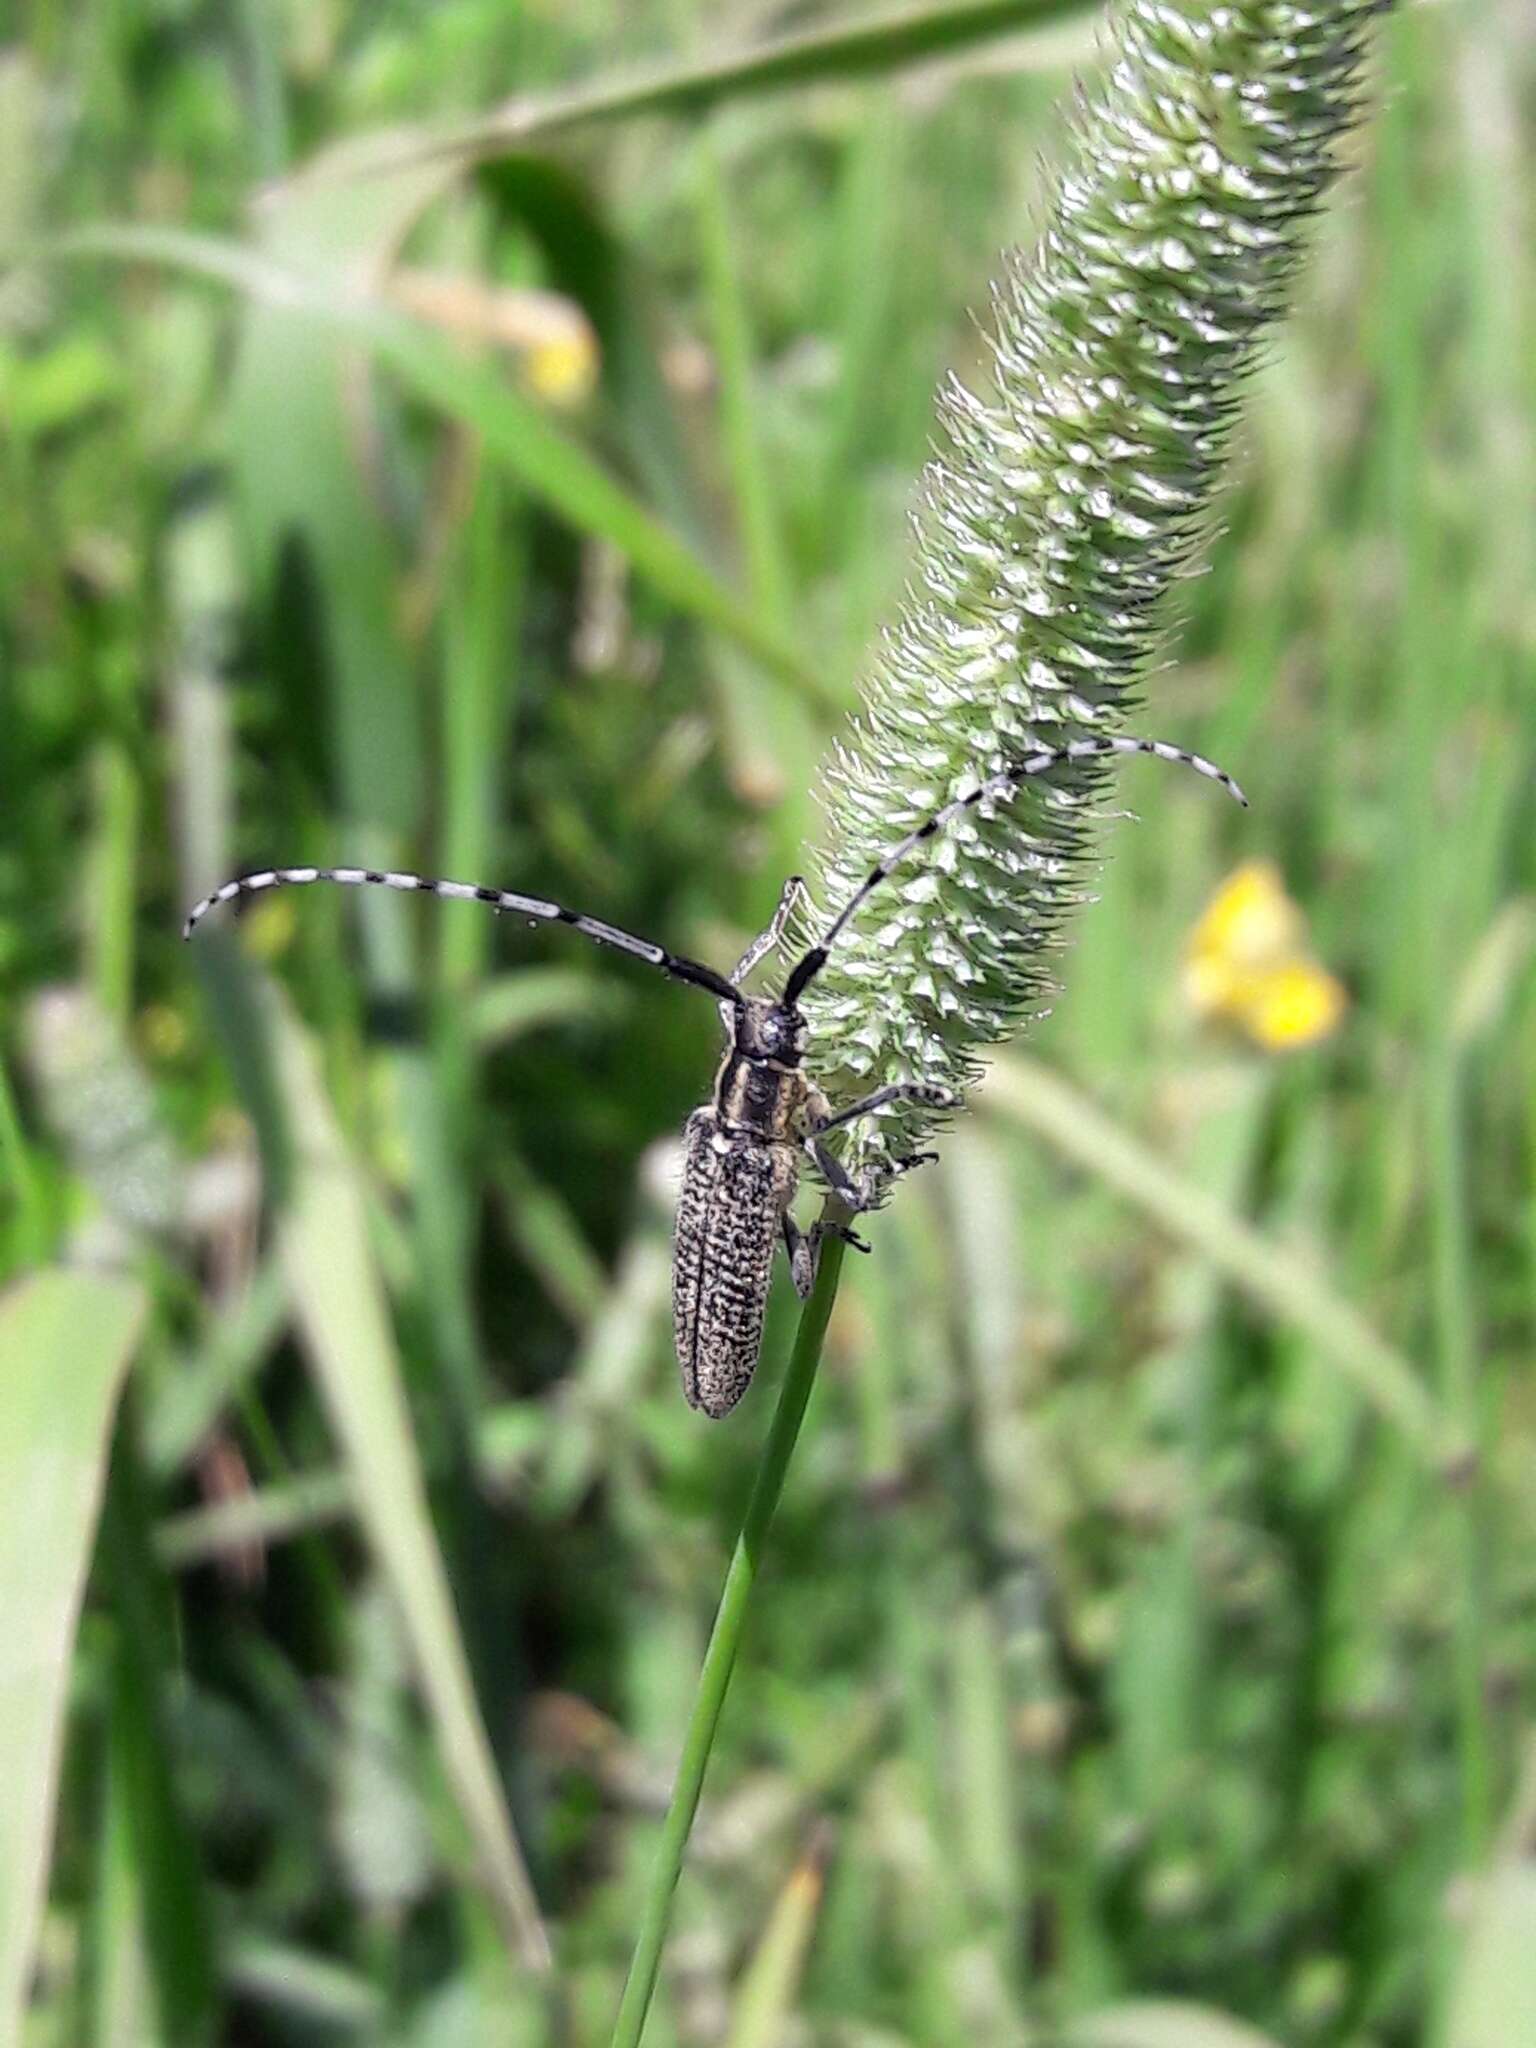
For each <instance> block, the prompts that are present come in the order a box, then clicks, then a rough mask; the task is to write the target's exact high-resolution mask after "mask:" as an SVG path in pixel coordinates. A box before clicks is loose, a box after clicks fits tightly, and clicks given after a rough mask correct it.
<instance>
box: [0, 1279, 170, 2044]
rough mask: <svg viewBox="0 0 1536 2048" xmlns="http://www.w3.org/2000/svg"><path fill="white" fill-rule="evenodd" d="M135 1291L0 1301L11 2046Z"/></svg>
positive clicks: (83, 1290) (5, 2030) (3, 1832)
mask: <svg viewBox="0 0 1536 2048" xmlns="http://www.w3.org/2000/svg"><path fill="white" fill-rule="evenodd" d="M145 1306H146V1303H145V1297H144V1293H143V1290H142V1289H141V1288H140V1287H139V1286H138V1285H137V1284H136V1283H134V1282H132V1281H129V1280H125V1279H115V1278H110V1277H108V1276H107V1275H105V1274H98V1273H86V1272H65V1271H60V1270H51V1271H47V1272H43V1273H39V1274H37V1275H35V1276H34V1277H33V1278H32V1279H30V1280H28V1281H26V1282H24V1283H23V1284H22V1285H21V1286H19V1287H17V1288H15V1289H14V1290H13V1291H12V1292H11V1293H10V1294H8V1295H7V1296H6V1297H5V1299H4V1301H3V1302H0V1444H3V1445H4V1446H5V1471H6V1483H5V1489H4V1495H3V1499H0V1617H3V1625H4V1642H5V1648H4V1654H3V1659H0V1757H3V1758H5V1759H6V1776H7V1780H8V1788H7V1791H6V1795H5V1797H4V1799H3V1800H0V2040H4V2041H17V2040H20V2038H21V2026H22V2006H23V2003H24V2000H25V1996H26V1989H27V1980H28V1974H29V1971H30V1967H31V1961H32V1948H33V1943H34V1941H35V1939H36V1934H37V1927H38V1920H39V1917H40V1914H41V1911H42V1904H43V1899H44V1896H45V1892H46V1888H47V1876H48V1856H49V1846H50V1841H51V1838H52V1832H53V1805H54V1795H55V1791H56V1789H57V1785H58V1772H59V1756H60V1751H61V1749H62V1746H63V1739H64V1712H65V1704H66V1694H67V1681H68V1677H69V1669H70V1657H71V1651H72V1647H73V1643H74V1635H75V1624H76V1621H77V1619H78V1617H79V1612H80V1599H81V1594H82V1591H83V1588H84V1583H85V1572H86V1566H87V1564H88V1562H89V1559H90V1555H91V1545H92V1540H93V1537H94V1534H95V1529H96V1517H97V1512H98V1510H99V1508H100V1505H101V1495H102V1485H103V1481H104V1477H105V1472H106V1464H107V1447H108V1443H109V1441H110V1436H111V1423H112V1415H113V1411H114V1410H115V1408H116V1406H117V1398H118V1394H119V1391H120V1390H121V1387H122V1384H123V1379H124V1376H125V1374H126V1372H127V1370H128V1363H129V1360H130V1359H131V1358H132V1356H133V1349H134V1345H135V1342H136V1341H137V1338H138V1334H139V1328H140V1325H141V1323H142V1321H143V1318H144V1311H145Z"/></svg>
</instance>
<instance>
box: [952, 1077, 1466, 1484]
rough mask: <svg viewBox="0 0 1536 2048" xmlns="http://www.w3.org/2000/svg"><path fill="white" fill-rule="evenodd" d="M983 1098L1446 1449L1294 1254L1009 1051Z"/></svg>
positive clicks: (1402, 1361)
mask: <svg viewBox="0 0 1536 2048" xmlns="http://www.w3.org/2000/svg"><path fill="white" fill-rule="evenodd" d="M982 1100H983V1103H984V1104H985V1105H987V1106H989V1107H990V1108H991V1109H992V1111H993V1112H994V1113H995V1114H998V1115H1002V1116H1004V1117H1006V1118H1007V1119H1008V1120H1009V1121H1010V1122H1011V1123H1016V1124H1022V1125H1023V1126H1024V1127H1025V1128H1026V1129H1028V1130H1030V1131H1032V1132H1034V1133H1035V1134H1036V1136H1038V1137H1042V1138H1044V1139H1045V1140H1046V1141H1047V1143H1049V1144H1051V1145H1054V1146H1055V1148H1056V1149H1057V1151H1058V1152H1060V1153H1061V1154H1062V1155H1063V1156H1064V1157H1065V1158H1068V1159H1071V1160H1074V1161H1075V1162H1076V1163H1077V1164H1078V1165H1080V1166H1083V1167H1085V1168H1086V1169H1087V1170H1088V1171H1089V1172H1090V1173H1093V1174H1096V1175H1097V1176H1098V1178H1099V1179H1101V1180H1102V1181H1103V1182H1104V1184H1105V1185H1106V1186H1108V1187H1112V1188H1114V1189H1115V1190H1116V1192H1117V1193H1119V1194H1121V1195H1124V1196H1125V1197H1126V1198H1127V1199H1128V1200H1130V1201H1132V1202H1134V1203H1135V1204H1136V1206H1137V1207H1138V1208H1139V1209H1141V1210H1142V1211H1143V1213H1144V1214H1146V1215H1148V1216H1150V1217H1152V1218H1153V1220H1154V1221H1155V1222H1156V1223H1157V1224H1158V1225H1159V1226H1160V1227H1161V1228H1162V1229H1164V1230H1166V1231H1168V1232H1169V1234H1170V1235H1171V1236H1173V1237H1175V1238H1177V1239H1178V1240H1179V1241H1180V1242H1181V1243H1184V1244H1188V1245H1192V1246H1194V1247H1195V1248H1196V1249H1198V1250H1199V1251H1200V1252H1201V1253H1202V1254H1203V1255H1204V1256H1205V1257H1206V1258H1208V1259H1210V1260H1211V1262H1212V1263H1213V1264H1214V1265H1215V1266H1216V1267H1218V1269H1219V1270H1220V1271H1221V1272H1223V1273H1224V1274H1225V1275H1226V1277H1227V1278H1228V1279H1229V1280H1230V1281H1232V1283H1233V1284H1234V1285H1235V1286H1237V1287H1239V1288H1241V1289H1242V1291H1243V1292H1244V1293H1245V1294H1246V1295H1247V1296H1248V1297H1249V1299H1250V1300H1251V1301H1254V1302H1256V1303H1257V1304H1258V1305H1259V1306H1260V1307H1261V1308H1262V1309H1264V1310H1265V1311H1266V1312H1267V1313H1268V1314H1270V1315H1273V1316H1276V1317H1278V1318H1279V1319H1280V1320H1281V1321H1283V1322H1287V1323H1290V1324H1291V1325H1292V1326H1293V1327H1295V1328H1297V1329H1300V1330H1303V1331H1305V1333H1306V1334H1307V1336H1309V1337H1310V1338H1311V1339H1312V1341H1313V1342H1314V1343H1315V1344H1317V1345H1318V1346H1319V1348H1320V1349H1322V1350H1324V1351H1326V1352H1327V1353H1328V1355H1329V1356H1330V1357H1331V1358H1332V1359H1333V1360H1334V1362H1335V1364H1336V1365H1337V1366H1338V1367H1339V1370H1340V1371H1341V1372H1342V1373H1343V1374H1344V1375H1345V1376H1346V1377H1347V1378H1348V1379H1349V1380H1350V1381H1352V1383H1353V1384H1354V1386H1355V1388H1356V1390H1357V1391H1358V1392H1359V1394H1360V1395H1361V1397H1362V1399H1364V1400H1366V1401H1367V1402H1369V1403H1370V1405H1371V1406H1372V1407H1373V1408H1374V1409H1376V1411H1377V1412H1378V1414H1380V1415H1381V1416H1383V1417H1384V1418H1385V1419H1386V1420H1387V1421H1389V1422H1392V1423H1394V1424H1395V1425H1396V1426H1397V1427H1398V1428H1399V1429H1401V1430H1402V1432H1403V1434H1404V1436H1405V1437H1406V1438H1407V1439H1408V1441H1409V1442H1410V1443H1411V1444H1412V1445H1413V1447H1414V1449H1415V1450H1417V1451H1418V1452H1419V1454H1420V1455H1421V1456H1422V1457H1423V1458H1425V1459H1426V1460H1427V1461H1429V1462H1431V1463H1435V1464H1439V1463H1440V1462H1442V1461H1445V1460H1449V1459H1451V1458H1452V1457H1453V1456H1454V1455H1455V1451H1456V1444H1455V1441H1454V1438H1453V1436H1452V1432H1451V1427H1450V1424H1449V1422H1448V1421H1447V1420H1446V1419H1445V1418H1444V1417H1443V1416H1442V1414H1441V1412H1440V1410H1439V1408H1438V1407H1437V1405H1436V1404H1435V1402H1434V1401H1433V1400H1432V1398H1431V1397H1430V1396H1429V1395H1428V1394H1427V1393H1426V1392H1425V1391H1424V1388H1423V1386H1422V1384H1421V1383H1420V1381H1419V1380H1418V1378H1417V1377H1416V1375H1415V1374H1414V1371H1413V1368H1412V1366H1411V1365H1410V1364H1409V1363H1408V1361H1407V1359H1406V1358H1404V1357H1403V1355H1402V1353H1401V1352H1399V1351H1396V1350H1394V1349H1393V1348H1392V1346H1391V1345H1390V1344H1388V1343H1387V1342H1386V1341H1385V1339H1384V1338H1382V1337H1380V1336H1378V1335H1377V1333H1376V1332H1375V1331H1374V1330H1373V1329H1372V1328H1371V1326H1370V1324H1369V1323H1367V1322H1366V1321H1365V1319H1364V1318H1363V1317H1362V1316H1360V1315H1359V1314H1358V1313H1357V1312H1356V1311H1355V1310H1354V1309H1353V1308H1351V1307H1350V1306H1349V1304H1348V1303H1347V1302H1343V1301H1340V1300H1339V1298H1338V1296H1337V1295H1336V1294H1334V1293H1333V1291H1332V1289H1331V1288H1330V1287H1329V1286H1328V1284H1327V1283H1326V1281H1324V1280H1323V1279H1322V1278H1320V1277H1319V1275H1318V1274H1317V1273H1316V1272H1314V1271H1313V1270H1312V1268H1310V1267H1309V1266H1308V1265H1307V1264H1305V1263H1304V1262H1303V1261H1302V1260H1300V1259H1298V1258H1295V1257H1294V1256H1293V1255H1292V1254H1291V1253H1290V1252H1287V1251H1283V1250H1282V1249H1281V1248H1280V1247H1279V1246H1278V1245H1273V1244H1270V1243H1268V1242H1267V1241H1266V1240H1265V1239H1264V1238H1263V1237H1261V1236H1260V1234H1259V1233H1258V1232H1257V1231H1256V1230H1254V1229H1253V1228H1252V1226H1251V1225H1249V1224H1247V1223H1245V1222H1244V1221H1243V1219H1242V1218H1241V1217H1239V1216H1234V1215H1233V1214H1232V1212H1231V1211H1230V1210H1229V1209H1225V1208H1223V1207H1222V1205H1221V1203H1219V1202H1217V1201H1214V1200H1213V1199H1212V1198H1211V1197H1210V1196H1209V1195H1208V1194H1206V1193H1205V1191H1204V1190H1203V1189H1201V1188H1197V1187H1193V1186H1191V1185H1190V1184H1189V1183H1188V1182H1187V1181H1185V1180H1183V1179H1182V1178H1181V1177H1180V1176H1179V1175H1178V1174H1176V1173H1174V1172H1173V1171H1172V1170H1171V1169H1170V1168H1169V1167H1167V1166H1165V1165H1164V1163H1163V1162H1162V1160H1161V1159H1159V1158H1158V1157H1157V1156H1156V1155H1155V1154H1154V1153H1153V1152H1152V1151H1151V1149H1150V1148H1149V1147H1147V1146H1144V1145H1142V1144H1140V1143H1139V1142H1138V1141H1137V1140H1136V1139H1135V1138H1133V1137H1131V1136H1130V1135H1129V1134H1128V1133H1127V1132H1125V1131H1123V1130H1121V1129H1120V1127H1119V1126H1118V1125H1117V1124H1115V1123H1114V1122H1113V1121H1112V1120H1111V1119H1110V1118H1109V1117H1107V1116H1106V1115H1105V1114H1104V1112H1103V1111H1102V1110H1100V1109H1098V1108H1097V1107H1096V1106H1095V1105H1094V1104H1093V1103H1092V1102H1091V1101H1089V1099H1088V1098H1087V1097H1086V1096H1084V1095H1081V1094H1079V1092H1078V1091H1077V1090H1076V1089H1075V1088H1073V1087H1072V1086H1071V1084H1070V1083H1069V1082H1067V1081H1064V1080H1062V1079H1061V1077H1060V1076H1059V1075H1056V1074H1052V1073H1050V1072H1049V1071H1048V1070H1047V1069H1046V1068H1044V1067H1042V1066H1040V1065H1038V1064H1037V1063H1036V1062H1035V1061H1033V1060H1029V1059H1025V1058H1024V1057H1023V1056H1022V1055H1020V1054H1011V1055H1010V1056H1009V1058H1008V1059H1007V1060H1005V1061H1002V1062H1000V1063H999V1065H998V1066H997V1068H996V1069H995V1070H994V1071H993V1073H992V1075H991V1077H990V1079H989V1081H988V1084H987V1090H986V1093H985V1095H984V1096H983V1098H982Z"/></svg>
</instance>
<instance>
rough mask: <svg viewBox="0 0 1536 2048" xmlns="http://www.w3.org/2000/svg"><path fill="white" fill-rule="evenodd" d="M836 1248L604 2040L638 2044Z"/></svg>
mask: <svg viewBox="0 0 1536 2048" xmlns="http://www.w3.org/2000/svg"><path fill="white" fill-rule="evenodd" d="M843 1249H844V1248H843V1244H842V1241H841V1240H840V1239H838V1238H829V1239H828V1240H827V1242H826V1243H825V1244H824V1245H823V1246H822V1252H821V1265H820V1269H819V1271H818V1273H817V1276H816V1285H815V1287H814V1288H813V1289H812V1290H811V1295H810V1299H809V1300H808V1301H807V1302H806V1304H805V1307H804V1309H803V1310H802V1311H801V1314H800V1327H799V1329H798V1330H797V1331H796V1333H795V1344H794V1349H793V1350H792V1351H791V1353H790V1355H789V1365H788V1368H787V1369H786V1371H785V1374H784V1384H783V1385H782V1387H781V1388H780V1389H779V1401H778V1406H777V1407H776V1408H775V1410H774V1414H773V1421H772V1423H771V1424H770V1425H769V1429H768V1438H767V1442H766V1443H765V1444H764V1446H763V1456H762V1462H761V1463H760V1464H759V1466H758V1468H757V1477H756V1479H755V1480H754V1481H753V1483H752V1497H751V1499H750V1500H749V1501H748V1502H747V1511H746V1514H745V1516H744V1517H743V1518H742V1524H741V1533H740V1535H739V1536H738V1537H737V1538H736V1548H735V1551H734V1552H733V1554H732V1557H731V1566H730V1570H729V1571H728V1572H727V1573H726V1575H725V1587H724V1590H723V1591H722V1593H721V1595H720V1605H719V1608H718V1609H717V1611H716V1614H715V1625H714V1628H713V1630H712V1631H711V1633H710V1638H709V1648H708V1649H707V1650H706V1651H705V1652H704V1662H703V1665H702V1666H701V1668H700V1671H699V1683H698V1688H697V1690H696V1692H695V1694H694V1700H693V1708H692V1711H691V1712H690V1714H689V1716H688V1727H687V1730H686V1732H685V1733H684V1736H683V1749H682V1755H681V1757H680V1758H679V1760H678V1766H677V1779H676V1782H675V1784H674V1785H673V1788H672V1799H671V1803H670V1805H669V1806H668V1808H667V1817H666V1819H665V1821H664V1822H663V1823H662V1829H661V1842H660V1844H659V1846H658V1848H657V1851H656V1862H655V1865H654V1866H653V1868H652V1871H651V1877H650V1883H649V1886H648V1888H647V1892H646V1899H645V1907H644V1911H643V1913H642V1915H641V1919H640V1931H639V1934H638V1935H637V1936H636V1939H635V1952H634V1955H633V1957H632V1958H631V1960H630V1965H629V1975H628V1977H627V1978H626V1979H625V1982H624V1995H623V1997H622V1998H621V2000H620V2001H619V2012H618V2018H617V2019H616V2021H615V2022H614V2029H613V2043H612V2048H639V2042H640V2037H641V2035H642V2034H643V2033H644V2031H645V2020H646V2014H647V2013H648V2012H649V2011H650V2007H651V1998H652V1996H653V1994H654V1992H655V1989H656V1977H657V1973H658V1971H659V1970H660V1967H661V1951H662V1945H663V1943H664V1942H665V1940H666V1936H667V1925H668V1922H669V1920H670V1919H671V1915H672V1897H673V1894H674V1893H675V1891H676V1890H677V1880H678V1877H679V1876H680V1874H681V1872H682V1867H683V1853H684V1851H685V1850H686V1848H687V1846H688V1837H689V1835H690V1833H691V1832H692V1829H693V1817H694V1815H695V1813H697V1811H698V1806H699V1794H700V1792H701V1791H702V1790H703V1786H704V1773H705V1771H706V1770H707V1769H708V1768H709V1758H710V1752H711V1750H712V1749H713V1748H714V1742H715V1730H716V1729H717V1728H718V1727H719V1725H720V1713H721V1709H722V1708H723V1707H724V1705H725V1695H726V1692H727V1689H728V1688H729V1686H730V1682H731V1673H732V1672H733V1671H734V1670H735V1668H736V1655H737V1652H738V1650H739V1649H740V1648H741V1636H742V1630H743V1628H744V1627H745V1625H746V1619H747V1609H748V1607H749V1606H750V1604H751V1600H752V1594H753V1590H754V1588H755V1587H756V1585H757V1577H758V1571H759V1568H760V1566H761V1564H762V1559H763V1550H764V1545H765V1542H766V1539H767V1535H768V1528H769V1524H770V1523H771V1522H772V1520H773V1517H774V1511H775V1510H776V1508H777V1507H778V1504H779V1495H780V1494H781V1493H782V1491H783V1489H784V1475H785V1473H786V1472H787V1470H788V1469H789V1461H790V1458H791V1456H792V1455H793V1453H794V1448H795V1444H796V1441H797V1440H798V1438H799V1435H800V1424H801V1422H802V1421H803V1420H804V1417H805V1409H806V1403H807V1402H808V1401H809V1400H810V1397H811V1388H812V1387H813V1386H814V1384H815V1381H816V1369H817V1367H818V1366H819V1365H820V1363H821V1347H822V1340H823V1339H824V1338H825V1336H826V1333H827V1324H828V1322H829V1320H830V1319H831V1315H832V1304H833V1302H834V1301H835V1300H836V1299H837V1282H838V1276H839V1274H840V1273H841V1272H842V1266H843Z"/></svg>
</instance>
